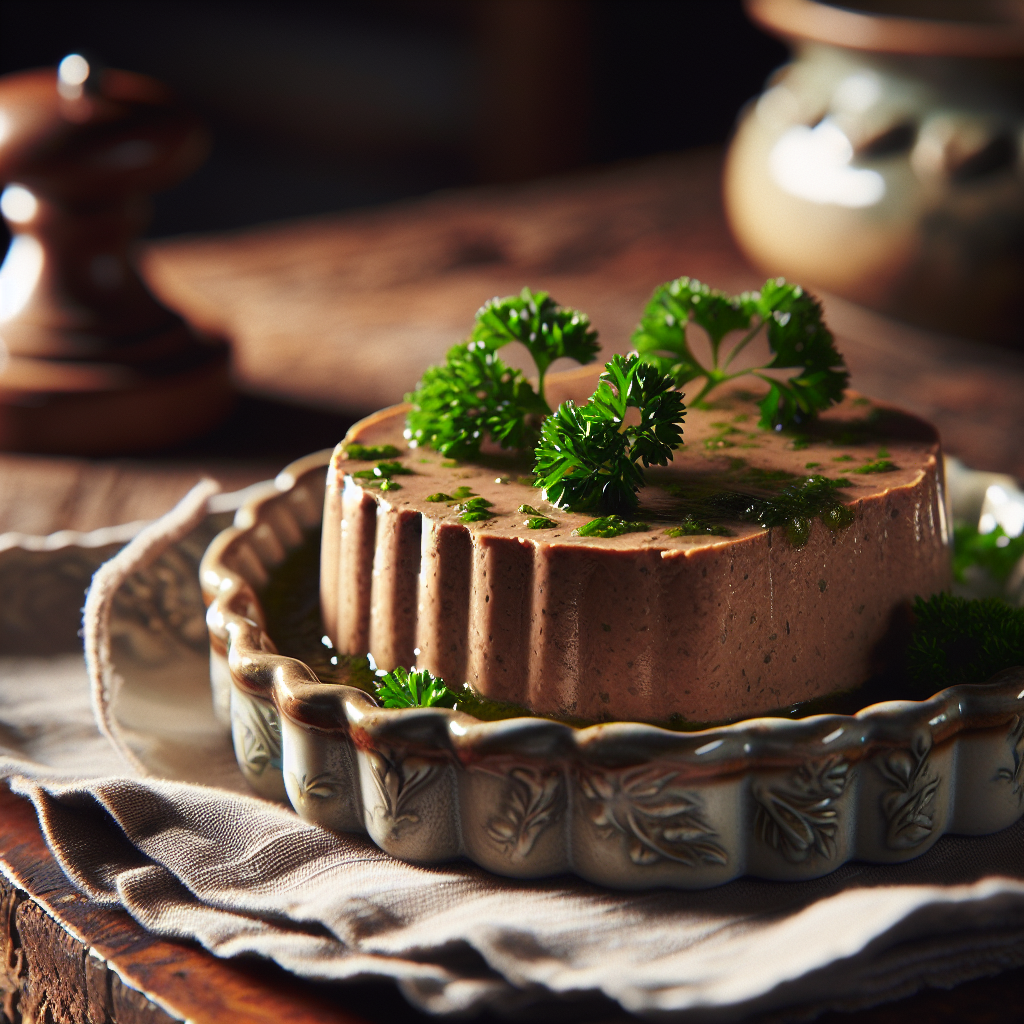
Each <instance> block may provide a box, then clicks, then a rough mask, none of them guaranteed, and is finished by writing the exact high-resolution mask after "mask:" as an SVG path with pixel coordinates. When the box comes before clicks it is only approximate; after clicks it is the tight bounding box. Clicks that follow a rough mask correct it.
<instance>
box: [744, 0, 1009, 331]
mask: <svg viewBox="0 0 1024 1024" xmlns="http://www.w3.org/2000/svg"><path fill="white" fill-rule="evenodd" d="M842 6H843V8H846V9H839V7H838V6H832V5H827V4H819V3H815V2H813V0H748V3H747V9H748V11H749V13H750V14H751V16H752V17H753V18H754V20H755V21H757V22H759V23H761V24H762V25H763V26H764V27H767V28H768V29H769V31H773V32H775V33H776V34H778V35H781V36H783V38H785V39H786V41H787V42H788V43H790V45H791V46H792V47H793V50H794V57H793V60H792V62H791V63H789V64H787V65H786V66H785V67H783V68H781V69H780V70H779V71H777V72H776V73H775V74H774V75H773V76H772V78H771V80H770V81H769V83H768V87H767V88H766V90H765V92H764V93H763V95H762V96H761V97H760V98H759V99H758V100H757V101H756V102H755V103H753V104H752V105H751V107H750V108H749V109H748V111H747V112H746V114H745V115H744V116H743V117H742V118H741V121H740V124H739V126H738V128H737V131H736V135H735V138H734V140H733V143H732V146H731V149H730V152H729V157H728V161H727V167H726V173H725V183H724V185H725V201H726V209H727V213H728V216H729V220H730V223H731V225H732V228H733V230H734V232H735V234H736V237H737V239H738V241H739V242H740V244H741V246H742V247H743V248H744V249H745V250H746V252H747V253H748V255H749V256H750V257H751V258H752V259H753V260H754V261H755V262H756V263H758V264H759V265H761V266H762V267H764V268H765V269H766V270H767V271H768V272H769V273H772V274H783V275H786V276H788V277H790V278H792V279H794V280H799V281H803V282H805V283H807V284H809V285H814V286H816V287H819V288H823V289H826V290H828V291H833V292H835V293H837V294H839V295H843V296H845V297H846V298H850V299H853V300H854V301H857V302H862V303H863V304H864V305H867V306H870V307H872V308H874V309H878V310H881V311H882V312H885V313H888V314H890V315H892V316H895V317H897V318H901V319H905V320H909V321H911V322H914V323H918V324H921V325H923V326H925V327H929V328H932V329H934V330H938V331H941V332H943V333H945V334H958V335H961V336H963V337H971V338H984V339H986V340H993V341H999V342H1001V343H1004V344H1011V345H1016V346H1018V347H1020V346H1024V61H1022V59H1021V58H1022V57H1024V10H1020V9H1018V13H1017V14H1014V13H1013V11H1014V10H1015V8H1013V7H1012V6H1011V5H1004V6H1003V7H1002V8H1000V10H999V11H995V10H994V9H990V8H992V5H991V4H988V5H986V4H984V3H981V2H980V0H979V2H977V3H973V4H972V3H963V4H960V5H959V6H956V5H953V7H955V8H956V10H955V11H954V12H953V13H952V14H951V13H949V12H947V14H945V15H943V16H944V17H946V16H947V15H948V17H949V19H950V21H949V22H946V23H945V24H944V23H942V22H938V21H934V22H932V21H928V20H927V19H920V18H919V19H917V20H916V22H915V21H913V20H910V19H907V18H899V17H896V16H894V13H895V12H896V11H897V10H898V9H899V8H900V6H901V5H900V4H899V3H893V4H888V5H887V6H886V10H887V11H888V12H889V14H888V15H882V14H876V13H871V11H870V7H871V5H870V4H868V3H863V4H861V3H857V2H851V3H849V4H844V5H842ZM876 6H877V5H876ZM903 6H904V7H907V6H908V5H907V4H906V3H904V4H903ZM949 6H950V5H947V7H949ZM858 7H863V8H864V10H863V11H861V12H858V11H857V10H856V8H858ZM908 9H909V8H908ZM950 9H951V10H952V8H950ZM921 11H924V12H927V6H925V7H924V8H921V9H920V10H919V11H918V13H921ZM956 11H958V12H959V13H958V14H957V13H956ZM936 17H938V15H936ZM957 19H960V20H959V21H958V20H957ZM1000 19H1003V20H1004V21H1006V25H1005V26H1004V25H1002V24H1001V23H1000ZM950 22H952V24H950ZM961 22H962V24H961ZM922 24H924V25H925V26H926V27H927V28H929V29H932V30H935V31H931V32H930V33H929V32H928V31H923V30H922V28H921V25H922ZM1015 47H1016V49H1015ZM986 55H988V56H986Z"/></svg>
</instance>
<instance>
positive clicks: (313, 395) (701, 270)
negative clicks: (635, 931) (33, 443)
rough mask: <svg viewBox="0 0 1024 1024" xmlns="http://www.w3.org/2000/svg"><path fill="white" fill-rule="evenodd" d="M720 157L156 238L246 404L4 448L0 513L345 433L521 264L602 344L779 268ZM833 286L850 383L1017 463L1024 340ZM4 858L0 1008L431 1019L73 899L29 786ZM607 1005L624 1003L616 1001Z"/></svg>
mask: <svg viewBox="0 0 1024 1024" xmlns="http://www.w3.org/2000/svg"><path fill="white" fill-rule="evenodd" d="M719 167H720V153H719V152H717V151H715V150H704V151H695V152H691V153H686V154H682V155H679V156H672V157H665V158H662V159H658V160H652V161H646V162H644V163H641V164H635V165H626V166H622V167H616V168H611V169H609V170H604V171H599V172H595V173H591V174H587V175H582V176H578V177H567V178H564V179H557V180H552V181H546V182H540V183H534V184H528V185H523V186H517V187H505V188H501V189H480V190H474V191H471V192H459V193H447V194H446V193H442V194H439V195H436V196H432V197H429V198H427V199H424V200H421V201H416V202H409V203H404V204H400V205H396V206H391V207H388V208H384V209H375V210H369V211H365V212H359V213H355V214H347V215H343V216H337V217H332V218H320V219H318V220H315V221H311V222H306V223H298V224H286V225H281V226H272V227H267V228H261V229H253V230H249V231H245V232H240V233H238V234H235V235H230V236H218V237H215V238H195V239H181V240H175V241H170V242H162V243H159V244H155V245H153V246H152V247H151V248H150V249H148V250H147V251H146V252H145V253H144V254H143V265H144V268H145V271H146V274H147V276H148V278H149V280H150V281H151V282H152V284H153V287H154V288H155V289H156V290H157V291H158V292H159V293H160V294H161V295H162V296H163V297H164V299H165V301H167V302H168V304H170V305H172V306H174V307H175V308H177V309H178V310H180V311H181V312H182V313H183V314H184V315H185V316H186V317H187V318H189V319H190V320H191V321H192V322H194V323H196V324H198V325H200V326H202V327H204V328H206V329H209V330H214V331H218V332H221V333H223V334H225V335H227V336H228V337H229V338H230V339H231V341H232V343H233V345H234V347H235V359H236V369H237V377H238V381H239V386H240V388H241V389H242V390H243V392H244V393H245V397H243V399H242V401H241V403H240V407H239V409H238V411H237V412H236V414H235V415H234V416H233V417H232V418H231V420H229V422H228V423H226V424H225V425H224V426H223V427H222V428H220V429H219V430H218V431H216V432H215V433H214V434H212V435H210V436H209V437H206V438H203V439H201V440H200V441H198V442H196V443H194V444H192V445H189V446H186V447H183V448H181V449H179V450H177V451H174V452H168V453H163V454H161V455H159V456H154V457H152V458H148V459H131V460H82V459H70V458H36V457H28V456H16V455H0V533H3V532H5V531H8V530H17V531H22V532H25V533H33V534H45V533H50V532H53V531H55V530H58V529H78V530H89V529H93V528H96V527H99V526H106V525H113V524H116V523H123V522H129V521H133V520H137V519H146V518H151V517H154V516H156V515H159V514H160V513H161V512H163V511H165V510H166V509H167V508H169V507H170V506H171V505H172V504H173V503H174V502H175V501H176V500H177V498H179V497H180V496H181V495H182V494H184V493H185V491H187V490H188V488H189V487H190V486H191V485H192V484H193V483H194V482H195V481H196V480H198V479H199V478H200V477H202V476H204V475H211V476H213V477H215V478H216V479H218V480H219V481H221V483H222V484H223V485H224V486H225V487H226V488H229V489H234V488H237V487H241V486H244V485H246V484H248V483H252V482H254V481H256V480H259V479H263V478H266V477H268V476H271V475H273V474H274V473H275V472H276V471H277V470H278V469H279V468H280V467H281V466H282V465H283V464H284V463H285V462H286V461H288V460H289V459H290V458H292V457H295V456H298V455H300V454H302V453H304V452H306V451H311V450H314V449H316V448H321V447H326V446H329V445H331V444H333V443H334V442H335V441H337V440H338V439H339V438H340V437H341V435H342V433H343V431H344V429H345V427H346V425H347V424H348V423H350V422H351V421H352V420H354V419H355V418H357V417H358V416H361V415H363V414H365V413H367V412H370V411H372V410H373V409H375V408H379V407H380V406H382V405H387V404H390V403H392V402H395V401H399V400H401V398H402V395H403V394H404V393H405V392H406V391H407V390H409V389H410V388H411V387H412V386H413V385H414V384H415V382H416V379H417V377H418V375H419V373H420V371H421V370H422V369H423V368H424V367H425V366H426V365H428V364H429V363H431V362H435V361H437V360H439V359H440V358H441V357H442V356H443V354H444V352H445V350H446V349H447V348H448V346H450V345H451V344H453V343H455V342H457V341H459V340H461V338H462V337H464V335H465V333H466V331H467V329H468V326H469V324H470V323H471V322H472V316H473V313H474V311H475V310H476V308H477V307H478V306H479V305H480V304H481V302H482V301H483V300H484V299H486V298H488V297H490V296H492V295H495V294H508V293H509V292H512V291H518V290H519V289H520V288H521V287H522V286H523V285H524V284H529V285H531V286H532V287H535V288H545V289H548V290H549V291H551V293H552V294H553V295H554V296H555V297H556V298H557V299H558V300H559V301H561V302H562V303H564V304H567V305H574V306H578V307H579V308H581V309H584V310H585V311H586V312H588V313H589V314H590V316H591V318H592V320H593V322H594V324H595V326H597V327H598V329H599V330H600V331H601V337H602V342H603V344H604V345H605V347H606V349H607V350H608V351H626V350H627V349H628V348H629V336H630V333H631V330H632V328H633V326H634V325H635V322H636V319H637V317H638V314H639V311H640V309H641V307H642V304H643V303H644V302H645V300H646V299H647V297H648V296H649V294H650V292H651V290H652V289H653V288H654V286H655V285H656V284H658V283H659V282H661V281H664V280H667V279H669V278H671V277H675V276H678V275H680V274H689V275H690V276H693V277H698V278H700V279H701V280H704V281H707V282H708V283H710V284H711V285H713V286H716V287H719V288H723V289H725V290H727V291H740V290H743V289H745V288H752V287H756V286H757V285H758V284H759V283H760V282H761V281H762V280H763V279H764V276H765V275H764V274H763V273H759V272H757V271H755V270H754V269H752V268H751V267H750V266H749V265H748V264H747V263H746V262H745V260H744V259H743V257H742V256H741V254H740V253H739V252H738V251H737V249H736V248H735V246H734V244H733V242H732V241H731V238H730V236H729V233H728V230H727V228H726V225H725V221H724V217H723V214H722V210H721V206H720V202H719V196H718V179H719ZM825 306H826V311H827V314H828V317H829V321H830V324H831V326H832V328H833V330H834V332H835V333H836V335H837V338H838V344H839V348H840V350H841V351H842V352H843V353H844V355H845V356H846V359H847V363H848V365H849V367H850V369H851V372H852V385H853V387H855V388H857V389H858V390H861V391H864V392H866V393H869V394H871V395H873V396H875V397H878V398H882V399H886V400H890V401H895V402H899V403H900V404H901V405H904V406H906V407H908V408H910V409H913V410H915V411H917V412H919V413H921V414H923V415H925V416H927V417H929V418H931V419H932V420H934V421H935V422H936V423H938V425H939V426H940V428H941V429H942V432H943V435H944V438H945V443H946V448H947V450H948V451H949V452H951V453H952V454H955V455H959V456H960V457H961V458H963V459H964V461H965V462H967V463H968V464H970V465H972V466H975V467H978V468H985V469H992V470H999V471H1003V472H1010V473H1014V474H1016V475H1017V476H1018V477H1024V444H1022V443H1021V441H1022V439H1024V397H1022V396H1024V355H1022V354H1021V353H1016V352H1008V351H1000V350H997V349H992V348H988V347H985V346H982V345H979V344H973V343H970V342H965V341H962V340H958V339H953V338H943V337H939V336H936V335H934V334H929V333H927V332H924V331H921V330H918V329H915V328H912V327H910V326H907V325H900V324H896V323H893V322H891V321H888V320H886V319H884V318H882V317H880V316H877V315H875V314H872V313H870V312H868V311H866V310H862V309H859V308H856V307H854V306H851V305H850V304H848V303H845V302H843V301H842V300H840V299H836V298H832V297H828V296H826V297H825ZM0 863H2V864H3V865H5V866H6V870H7V871H8V872H9V873H11V874H12V875H13V876H14V877H16V878H17V884H16V885H11V884H7V883H2V882H0V953H2V956H0V994H2V993H4V992H6V993H7V995H6V996H5V997H4V998H5V1002H3V1003H0V1006H2V1007H3V1012H0V1024H4V1022H5V1021H6V1020H12V1021H16V1020H19V1019H21V1017H19V1012H20V1014H21V1015H23V1017H24V1019H25V1020H36V1019H37V1018H38V1019H40V1020H42V1019H46V1020H54V1021H65V1020H67V1021H74V1022H76V1024H77V1022H79V1021H85V1020H88V1021H90V1022H92V1021H96V1022H101V1024H102V1022H115V1024H128V1022H136V1021H152V1022H158V1021H164V1020H167V1019H168V1017H167V1015H166V1014H165V1013H164V1012H163V1011H161V1010H160V1009H159V1008H158V1007H157V1006H155V1005H154V1004H153V1003H151V1002H149V1001H148V1000H146V999H144V998H142V997H141V996H139V994H138V993H137V992H135V991H134V989H142V990H145V991H148V992H150V993H152V994H153V995H154V996H155V997H156V998H157V999H158V1000H159V1001H160V1002H162V1003H163V1004H164V1005H165V1006H166V1007H169V1008H171V1009H173V1010H174V1013H175V1015H176V1016H178V1017H180V1018H185V1017H188V1018H189V1019H191V1020H194V1021H197V1022H199V1021H203V1022H206V1021H211V1022H212V1021H217V1022H221V1021H224V1022H227V1021H231V1022H243V1021H271V1020H274V1021H295V1022H303V1024H307V1022H309V1024H312V1022H319V1021H327V1020H332V1021H355V1020H360V1019H376V1020H383V1019H389V1020H399V1019H402V1020H414V1019H417V1015H415V1014H414V1013H413V1012H412V1011H411V1010H408V1008H407V1007H405V1006H404V1004H402V1003H401V1001H400V1000H399V998H398V997H397V996H396V995H395V994H394V993H392V992H391V991H390V990H387V989H384V988H381V987H379V986H378V987H373V986H371V987H369V988H366V987H364V988H358V989H333V988H330V987H329V986H315V985H309V984H304V983H301V982H298V981H295V980H294V979H291V978H288V977H287V976H286V975H284V974H283V973H282V972H280V971H277V970H275V969H272V968H268V967H267V966H266V965H262V964H260V965H258V966H255V965H253V964H247V963H242V962H224V961H217V960H215V959H214V958H212V957H210V956H208V955H207V954H206V953H204V952H202V951H201V950H198V949H196V948H194V947H192V946H190V945H187V944H181V943H173V942H166V941H163V940H159V939H156V938H154V937H152V936H149V935H146V934H145V933H144V932H142V931H141V929H139V928H138V926H136V925H135V924H134V923H133V922H132V921H131V920H130V919H128V918H127V917H126V916H125V915H123V914H120V915H119V914H116V913H114V912H112V911H103V912H102V913H100V912H98V911H96V910H95V908H91V907H89V906H88V905H87V904H83V903H82V901H81V898H80V897H78V896H77V895H76V893H75V892H74V890H72V889H71V888H70V886H68V884H67V882H66V881H65V880H64V879H63V875H62V874H61V873H60V871H59V869H58V868H57V867H56V865H55V863H54V862H53V860H52V857H50V855H49V853H48V851H47V850H46V848H45V845H44V844H43V843H42V840H41V838H40V836H39V832H38V829H37V827H36V825H35V819H34V816H33V815H32V812H31V810H30V808H28V806H27V805H25V804H24V803H22V802H21V801H20V800H18V799H16V798H14V797H12V796H11V795H10V793H9V792H6V791H4V790H2V789H0ZM58 922H59V923H58ZM75 936H77V938H75ZM78 939H81V940H83V941H82V942H80V941H78ZM87 947H88V948H91V949H93V950H94V951H96V952H97V953H98V954H99V955H100V956H102V957H103V958H104V959H105V960H107V961H109V963H110V964H111V965H113V967H114V970H113V971H111V970H110V969H108V968H107V967H106V966H105V965H104V964H103V963H102V962H101V961H100V960H98V959H97V958H96V957H95V956H91V955H89V954H87V952H86V949H87ZM1022 983H1024V971H1019V970H1018V971H1012V972H1008V973H1006V974H1003V975H1000V976H999V977H997V978H994V979H988V980H983V981H978V982H973V983H970V984H967V985H963V986H960V987H959V988H957V989H955V990H954V991H953V992H951V993H944V992H943V993H937V992H926V993H922V994H920V995H918V996H916V997H914V998H912V999H910V1000H904V1001H901V1002H899V1003H893V1004H890V1005H889V1006H886V1007H879V1008H876V1009H874V1010H870V1011H864V1012H862V1013H859V1014H854V1015H839V1014H832V1015H828V1016H826V1017H824V1018H821V1020H823V1021H829V1022H833V1024H839V1022H840V1021H849V1022H857V1024H868V1022H872V1024H883V1022H888V1021H897V1020H899V1021H905V1020H910V1019H912V1020H914V1021H915V1022H917V1021H920V1022H939V1021H953V1020H956V1021H973V1022H976V1024H981V1022H983V1021H984V1022H993V1024H994V1022H1008V1021H1011V1020H1021V1019H1024V1018H1022V1016H1021V1013H1020V1010H1019V1009H1018V1008H1019V1006H1020V998H1019V994H1020V991H1022V988H1024V985H1022ZM16 994H17V998H15V995H16ZM16 1004H20V1011H19V1010H18V1009H17V1008H16ZM593 1012H594V1013H597V1014H599V1018H600V1019H601V1020H603V1021H611V1020H613V1019H619V1018H620V1017H621V1015H620V1014H619V1013H617V1012H616V1011H614V1009H612V1008H608V1007H605V1008H595V1009H594V1011H593ZM46 1013H49V1017H47V1016H46ZM171 1019H173V1018H171ZM576 1019H585V1018H580V1017H579V1016H578V1015H577V1018H576ZM590 1019H598V1018H597V1017H593V1018H590Z"/></svg>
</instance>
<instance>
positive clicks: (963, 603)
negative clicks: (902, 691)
mask: <svg viewBox="0 0 1024 1024" xmlns="http://www.w3.org/2000/svg"><path fill="white" fill-rule="evenodd" d="M914 620H915V622H914V630H913V633H912V635H911V640H910V645H909V647H908V650H907V669H908V672H909V674H910V677H911V679H912V680H913V681H914V682H916V683H917V684H918V685H919V686H923V687H925V688H927V690H928V692H929V693H934V692H935V691H936V690H939V689H942V688H944V687H947V686H956V685H958V684H961V683H983V682H985V681H986V680H988V679H990V678H991V677H992V676H993V675H995V673H996V672H999V671H1001V670H1002V669H1004V668H1011V667H1013V666H1014V665H1024V608H1012V607H1011V606H1010V605H1008V604H1006V603H1005V602H1003V601H1000V600H998V599H997V598H987V599H985V600H982V601H972V600H968V599H966V598H962V597H952V596H951V595H949V594H936V595H935V596H934V597H930V598H929V599H928V600H927V601H925V600H923V599H922V598H920V597H918V598H917V599H916V600H915V601H914Z"/></svg>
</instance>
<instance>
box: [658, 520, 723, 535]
mask: <svg viewBox="0 0 1024 1024" xmlns="http://www.w3.org/2000/svg"><path fill="white" fill-rule="evenodd" d="M665 535H666V536H667V537H703V536H711V537H731V536H732V535H733V533H732V530H730V529H729V528H728V527H727V526H721V525H719V524H717V523H709V522H705V521H704V520H703V519H698V518H697V517H696V516H687V517H686V518H685V519H684V520H683V521H682V522H681V523H680V524H679V525H678V526H672V527H669V529H667V530H666V531H665Z"/></svg>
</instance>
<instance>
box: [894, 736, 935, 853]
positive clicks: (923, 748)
mask: <svg viewBox="0 0 1024 1024" xmlns="http://www.w3.org/2000/svg"><path fill="white" fill-rule="evenodd" d="M931 749H932V739H931V736H930V735H927V734H919V735H918V736H916V737H915V738H914V741H913V744H912V745H911V749H910V750H896V751H893V752H892V753H891V754H887V755H886V756H885V759H884V761H883V763H882V766H881V769H880V770H881V773H882V776H883V778H884V779H885V780H886V781H887V782H888V783H889V784H890V788H889V790H888V791H887V792H885V793H884V794H883V795H882V812H883V813H884V814H885V820H886V822H888V831H887V833H886V842H887V843H888V845H889V848H890V849H893V850H910V849H913V848H914V847H915V846H920V845H921V843H923V842H924V841H925V840H926V839H927V838H928V837H929V836H930V835H931V834H932V830H933V829H934V828H935V798H936V796H937V794H938V791H939V781H940V780H939V777H938V775H936V773H935V770H934V769H933V767H932V765H931V762H930V761H929V759H928V755H929V754H930V753H931Z"/></svg>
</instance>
